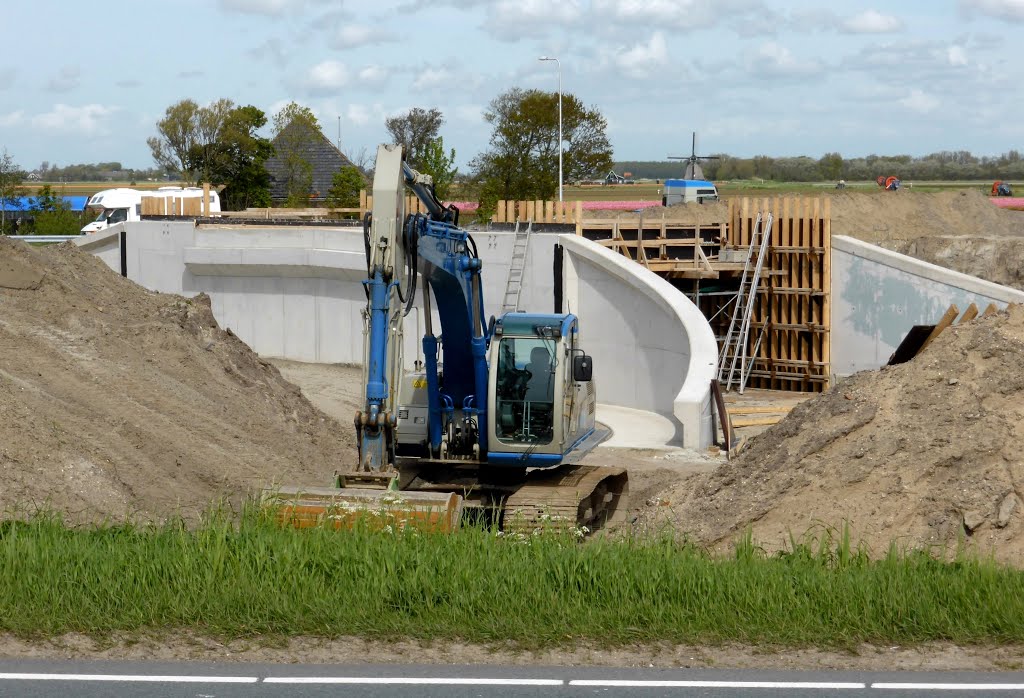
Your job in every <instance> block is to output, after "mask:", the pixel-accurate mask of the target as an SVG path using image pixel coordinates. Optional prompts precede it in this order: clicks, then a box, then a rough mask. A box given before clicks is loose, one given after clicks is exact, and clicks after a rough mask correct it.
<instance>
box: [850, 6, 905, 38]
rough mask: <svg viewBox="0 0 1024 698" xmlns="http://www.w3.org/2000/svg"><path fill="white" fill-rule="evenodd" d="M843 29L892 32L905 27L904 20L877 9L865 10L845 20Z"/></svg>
mask: <svg viewBox="0 0 1024 698" xmlns="http://www.w3.org/2000/svg"><path fill="white" fill-rule="evenodd" d="M843 29H844V30H845V31H847V32H850V33H851V34H890V33H892V32H898V31H900V30H901V29H903V22H902V21H900V20H899V19H898V18H897V17H893V16H892V15H883V14H882V13H881V12H878V11H877V10H865V11H864V12H861V13H860V14H859V15H854V16H853V17H850V18H848V19H846V20H844V21H843Z"/></svg>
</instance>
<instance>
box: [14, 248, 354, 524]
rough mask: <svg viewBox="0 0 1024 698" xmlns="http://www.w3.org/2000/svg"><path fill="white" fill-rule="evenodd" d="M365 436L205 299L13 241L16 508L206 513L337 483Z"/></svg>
mask: <svg viewBox="0 0 1024 698" xmlns="http://www.w3.org/2000/svg"><path fill="white" fill-rule="evenodd" d="M351 432H352V429H351V427H349V426H347V425H339V424H338V423H337V422H335V421H334V420H333V419H331V418H329V417H327V416H325V415H324V414H322V413H321V412H319V411H318V410H317V409H315V408H314V407H313V406H312V405H311V404H310V403H309V402H308V401H307V400H306V399H305V398H304V397H302V395H301V394H300V392H299V390H298V388H296V387H295V386H293V385H292V384H290V383H288V382H287V381H285V380H284V379H283V378H282V377H281V374H280V373H279V372H278V370H277V369H276V368H274V367H273V366H271V365H270V364H268V363H266V362H264V361H262V360H261V359H260V358H259V357H258V356H256V355H255V354H254V353H253V352H252V351H251V350H250V349H249V347H248V346H247V345H246V344H244V343H243V342H242V341H241V340H239V339H238V338H237V337H235V336H234V335H233V334H232V333H231V332H230V331H224V330H222V329H220V328H219V327H218V325H217V323H216V321H215V320H214V318H213V314H212V313H211V311H210V303H209V299H208V298H206V297H205V296H199V297H197V298H195V299H191V300H188V299H185V298H182V297H180V296H173V295H167V294H159V293H153V292H149V291H147V290H145V289H143V288H142V287H140V286H138V285H136V284H134V283H132V282H130V281H128V280H126V279H123V278H122V277H120V276H118V275H117V274H115V273H114V272H112V271H111V270H110V269H109V268H108V267H107V266H106V265H104V264H103V262H101V261H100V260H99V259H98V258H96V257H93V256H91V255H89V254H85V253H82V252H79V251H78V249H77V248H75V247H74V246H71V245H63V246H60V247H57V248H47V249H32V248H29V247H28V246H26V245H24V244H23V243H19V242H12V241H9V240H7V239H5V238H0V508H3V509H7V510H8V511H9V510H10V509H11V508H12V507H25V506H33V505H41V504H44V503H47V502H48V503H49V506H50V507H51V508H54V509H57V510H59V511H62V512H67V513H68V514H70V515H71V517H72V518H73V519H75V520H85V519H92V518H96V517H103V516H116V517H120V516H122V515H123V514H125V513H126V512H135V513H137V514H139V515H141V516H142V517H143V518H160V517H163V516H165V515H169V514H171V513H174V512H179V511H180V513H183V514H185V515H194V514H195V513H196V512H197V511H198V510H200V509H202V508H203V507H205V506H207V505H209V504H210V503H211V502H212V501H213V500H214V499H216V498H218V497H221V496H228V497H231V498H233V499H235V500H236V501H237V500H238V499H240V498H241V496H242V495H244V493H246V492H251V491H253V490H254V489H256V488H259V487H260V486H261V485H263V484H265V483H271V482H274V481H276V482H286V483H296V484H307V483H308V484H328V483H329V482H330V479H331V476H332V474H333V472H334V470H335V469H336V468H338V467H339V466H340V465H341V464H342V463H344V462H346V461H350V460H352V456H353V450H354V449H353V436H352V434H351Z"/></svg>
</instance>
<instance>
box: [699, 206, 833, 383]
mask: <svg viewBox="0 0 1024 698" xmlns="http://www.w3.org/2000/svg"><path fill="white" fill-rule="evenodd" d="M759 212H760V213H762V214H767V213H771V214H772V217H773V222H772V228H771V242H770V246H769V248H768V256H767V258H766V259H765V267H766V268H767V272H766V274H765V275H764V277H763V278H762V280H761V287H760V292H759V293H758V299H757V304H756V305H755V307H754V316H753V320H752V324H751V332H750V339H749V347H748V349H749V351H751V352H753V349H754V346H755V345H756V343H757V339H758V336H759V335H762V333H763V336H762V338H761V344H760V347H759V348H758V351H757V354H756V355H755V356H754V358H753V369H752V371H751V374H750V375H751V379H750V383H749V385H750V386H751V387H754V388H770V389H782V390H796V391H803V392H819V391H822V390H825V389H826V388H827V387H828V385H829V377H830V373H831V371H830V362H831V345H830V339H831V336H830V328H831V301H830V293H831V290H832V279H831V274H832V270H831V257H832V244H831V235H832V230H831V201H830V200H829V199H827V198H825V199H823V198H808V197H779V198H770V199H751V198H747V197H744V198H741V199H735V200H731V201H730V202H729V219H730V221H729V242H730V244H731V245H732V246H734V247H736V248H741V249H742V248H746V247H748V246H749V245H750V238H751V235H752V232H753V228H754V223H755V221H756V218H757V214H758V213H759ZM728 300H729V297H728V296H706V297H705V298H701V299H700V301H701V306H702V308H701V309H702V310H703V311H704V312H705V314H706V315H707V316H708V317H711V316H712V315H713V314H714V313H715V312H716V311H717V310H719V309H720V306H721V304H722V303H725V302H728ZM723 323H725V324H726V326H727V323H728V313H727V312H726V313H722V314H721V315H719V316H718V317H717V318H716V319H715V321H714V322H713V323H712V326H713V327H715V330H716V335H719V336H724V334H725V329H724V328H723V327H722V325H723Z"/></svg>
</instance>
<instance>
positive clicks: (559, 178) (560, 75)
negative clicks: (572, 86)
mask: <svg viewBox="0 0 1024 698" xmlns="http://www.w3.org/2000/svg"><path fill="white" fill-rule="evenodd" d="M538 60H541V61H554V62H555V66H556V67H557V68H558V203H562V64H561V62H559V60H558V59H557V58H551V57H549V56H541V57H540V58H539V59H538Z"/></svg>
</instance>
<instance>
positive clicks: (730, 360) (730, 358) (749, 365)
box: [718, 213, 772, 395]
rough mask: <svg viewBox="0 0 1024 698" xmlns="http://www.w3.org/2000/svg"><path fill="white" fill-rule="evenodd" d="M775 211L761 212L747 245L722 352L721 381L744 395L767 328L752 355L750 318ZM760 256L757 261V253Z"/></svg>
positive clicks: (720, 358)
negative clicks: (750, 350) (749, 346)
mask: <svg viewBox="0 0 1024 698" xmlns="http://www.w3.org/2000/svg"><path fill="white" fill-rule="evenodd" d="M771 230H772V214H770V213H769V214H767V215H766V216H763V214H761V213H758V214H757V220H756V221H755V222H754V229H753V231H752V233H751V235H750V247H749V248H747V259H746V261H745V262H744V263H743V276H741V277H740V287H739V290H738V291H737V292H736V305H735V306H734V307H733V311H732V319H731V320H730V321H729V331H728V332H727V333H726V335H725V341H724V342H723V343H722V350H721V352H720V353H719V355H718V382H719V383H720V384H721V385H722V386H723V387H724V388H725V389H726V390H732V388H733V386H734V385H735V386H736V388H737V389H738V391H739V393H740V395H742V394H743V389H744V388H745V387H746V386H747V380H748V379H749V378H750V372H751V370H753V367H754V358H755V357H756V356H757V352H758V349H760V347H761V339H762V338H763V337H764V328H763V327H762V331H761V333H760V334H759V336H758V338H757V345H756V346H755V347H754V351H753V352H752V354H751V355H749V356H748V355H747V346H748V343H749V339H750V322H751V319H752V318H753V315H754V305H755V304H756V303H757V290H758V286H759V285H760V283H761V271H762V270H763V269H764V258H765V255H766V253H767V251H768V246H769V245H770V244H771V239H772V235H771ZM755 251H756V256H757V259H756V261H755V259H754V256H755Z"/></svg>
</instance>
